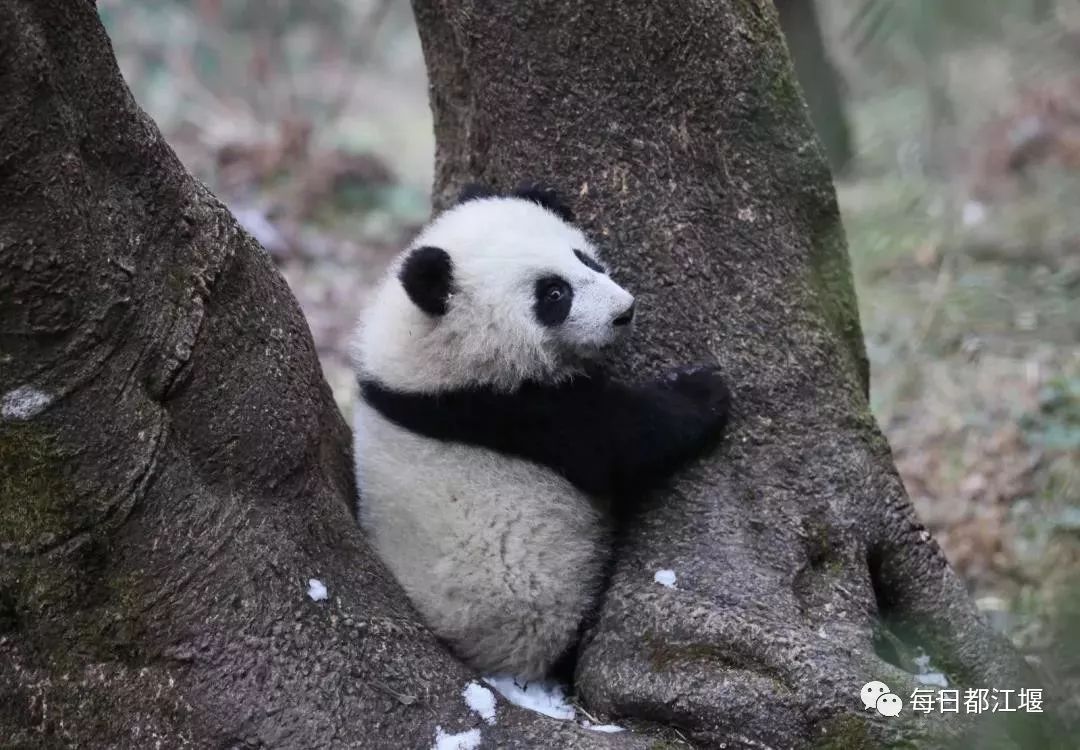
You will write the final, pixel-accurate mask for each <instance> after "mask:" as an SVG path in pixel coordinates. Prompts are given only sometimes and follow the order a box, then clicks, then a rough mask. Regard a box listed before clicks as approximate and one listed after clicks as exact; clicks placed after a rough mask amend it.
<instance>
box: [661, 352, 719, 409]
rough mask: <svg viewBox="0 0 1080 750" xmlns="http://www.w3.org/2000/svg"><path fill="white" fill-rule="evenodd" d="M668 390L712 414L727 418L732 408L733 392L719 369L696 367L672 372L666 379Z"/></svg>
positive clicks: (707, 366) (681, 368)
mask: <svg viewBox="0 0 1080 750" xmlns="http://www.w3.org/2000/svg"><path fill="white" fill-rule="evenodd" d="M663 382H664V385H665V387H667V388H670V389H671V390H673V391H675V392H676V393H680V394H682V395H683V396H686V397H687V398H689V399H691V400H692V401H694V402H695V403H696V404H698V405H700V406H701V407H703V408H704V409H705V410H706V411H708V412H709V413H710V414H713V415H716V416H718V417H726V416H727V413H728V410H729V408H730V406H731V391H730V390H728V387H727V383H725V382H724V379H723V376H722V375H721V374H720V368H719V367H713V366H711V365H694V366H691V367H680V368H678V369H676V370H672V371H671V372H669V373H668V374H667V375H666V376H665V377H664V380H663Z"/></svg>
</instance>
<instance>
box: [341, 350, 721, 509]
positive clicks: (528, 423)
mask: <svg viewBox="0 0 1080 750" xmlns="http://www.w3.org/2000/svg"><path fill="white" fill-rule="evenodd" d="M360 388H361V393H362V395H363V398H364V400H365V401H366V402H367V403H368V404H370V405H371V406H372V407H373V408H375V409H376V410H378V411H379V413H381V414H382V415H383V416H384V417H386V418H387V419H389V420H390V421H392V422H395V423H396V424H398V425H400V426H402V427H404V428H406V429H408V430H411V431H413V432H416V433H419V434H421V435H425V436H427V437H430V438H435V439H438V440H449V441H454V442H460V443H468V444H471V445H478V446H482V447H485V448H489V449H491V450H495V451H499V452H501V453H504V454H507V455H512V456H517V457H520V458H524V459H527V460H530V461H534V462H536V463H538V464H542V465H544V466H547V467H549V468H551V469H554V470H555V471H558V472H559V473H560V474H562V475H563V476H564V477H566V478H567V479H568V480H569V481H570V482H572V483H573V484H574V485H576V486H577V487H578V488H580V489H581V490H582V491H583V492H585V493H587V494H589V495H592V496H594V497H598V498H599V497H603V498H618V499H620V500H621V499H623V498H635V497H640V495H641V494H643V493H644V491H646V490H648V489H651V488H654V487H656V486H657V485H659V484H661V483H663V482H664V481H665V480H667V479H668V478H669V477H670V476H671V474H673V473H674V472H675V471H676V470H677V469H678V468H679V467H680V466H682V465H683V464H684V463H686V462H687V461H689V460H690V459H692V458H694V457H695V456H697V455H698V454H700V453H701V452H702V451H703V450H704V449H705V448H707V447H708V446H709V445H711V444H712V443H713V442H714V441H715V440H717V439H718V438H719V437H720V435H721V434H722V432H723V429H724V426H725V425H726V424H727V420H728V412H729V405H730V395H729V393H728V389H727V386H726V385H725V384H724V382H723V380H722V379H721V377H720V375H719V372H718V371H717V370H716V368H712V367H699V368H688V369H681V370H676V371H674V372H672V373H671V374H670V375H668V376H667V377H666V378H664V379H662V380H660V381H658V382H655V383H649V384H646V385H641V386H630V385H625V384H621V383H618V382H616V381H613V380H609V379H607V378H605V377H603V376H601V375H598V374H593V375H589V376H581V377H578V378H574V379H573V380H571V381H569V382H567V383H566V384H563V385H557V386H554V385H541V384H537V383H526V384H524V385H522V386H521V387H519V388H518V389H517V390H516V391H514V392H511V393H501V392H498V391H495V390H493V389H491V388H470V389H461V390H455V391H449V392H442V393H438V394H417V393H402V392H399V391H394V390H391V389H388V388H386V387H384V386H382V385H380V384H379V383H377V382H374V381H371V380H365V381H362V382H361V383H360ZM618 506H619V504H618V503H616V504H614V506H613V508H612V511H613V513H615V514H616V515H619V510H620V508H619V507H618Z"/></svg>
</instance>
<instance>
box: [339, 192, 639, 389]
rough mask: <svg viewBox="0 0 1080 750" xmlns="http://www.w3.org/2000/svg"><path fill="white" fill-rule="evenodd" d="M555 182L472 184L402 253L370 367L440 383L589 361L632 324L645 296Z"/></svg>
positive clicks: (387, 290) (501, 377)
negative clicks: (581, 222)
mask: <svg viewBox="0 0 1080 750" xmlns="http://www.w3.org/2000/svg"><path fill="white" fill-rule="evenodd" d="M571 221H572V217H571V215H570V212H569V211H568V210H567V209H566V208H565V207H564V206H563V205H562V204H561V203H560V202H559V201H558V199H557V198H556V196H555V195H554V194H553V193H552V192H551V191H548V190H544V189H538V188H529V189H522V190H518V191H517V192H515V193H512V194H509V195H498V194H494V193H492V192H490V191H486V190H478V189H476V188H472V189H467V191H466V192H465V193H463V194H462V198H461V200H460V201H459V202H458V204H457V205H455V206H454V207H453V208H451V209H449V210H447V211H445V212H444V213H442V214H441V215H440V216H438V217H437V218H435V219H434V220H433V221H432V222H431V223H430V224H429V225H428V226H427V227H425V228H424V230H423V231H421V233H420V234H419V236H418V237H417V238H416V240H415V241H414V242H413V243H412V244H411V245H410V246H409V248H408V249H406V250H405V252H403V253H402V254H401V256H400V257H399V258H398V259H397V260H396V262H395V263H394V264H393V266H392V267H391V269H390V273H389V274H388V275H387V276H386V278H385V279H384V280H383V281H382V283H381V284H380V286H379V287H378V288H377V290H376V291H375V294H374V295H373V298H372V300H371V302H370V304H369V305H368V308H367V310H366V312H365V314H364V316H363V317H362V319H361V324H360V328H359V330H358V334H357V338H356V343H355V347H354V356H355V359H356V365H357V368H358V370H359V371H360V374H361V376H362V377H373V378H375V379H377V380H379V381H381V382H383V383H384V384H385V385H387V386H389V387H391V388H397V389H403V390H410V391H425V392H437V391H440V390H446V389H449V388H459V387H467V386H475V385H494V386H496V387H498V388H503V389H510V388H513V387H515V386H517V385H519V384H520V383H521V382H523V381H525V380H533V381H541V382H554V381H558V380H562V379H565V378H566V377H569V376H570V375H573V374H574V373H577V372H579V371H580V370H581V368H582V366H583V365H584V364H586V363H587V362H588V361H590V360H592V359H595V358H597V357H598V356H599V355H600V353H601V352H602V351H603V350H604V348H605V347H607V346H608V345H610V344H613V343H615V342H616V341H618V340H619V339H620V338H621V337H622V336H624V335H625V334H626V333H627V332H628V331H629V329H630V328H631V323H632V321H633V318H634V298H633V296H631V294H630V293H629V292H627V291H626V290H625V289H623V288H622V287H621V286H619V285H618V284H616V283H615V282H614V281H613V280H612V279H611V277H610V276H608V274H607V272H606V270H605V269H604V267H603V265H602V264H601V262H600V260H599V258H598V257H597V252H596V248H595V247H594V246H593V244H592V243H591V242H589V240H588V239H587V238H586V237H585V235H584V234H583V233H582V231H581V230H580V229H578V228H577V227H576V226H574V225H573V224H572V223H571Z"/></svg>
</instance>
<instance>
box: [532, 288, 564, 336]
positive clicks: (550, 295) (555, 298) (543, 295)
mask: <svg viewBox="0 0 1080 750" xmlns="http://www.w3.org/2000/svg"><path fill="white" fill-rule="evenodd" d="M535 295H536V296H535V300H536V301H535V303H534V304H533V310H534V313H535V315H536V319H537V320H538V321H539V322H540V324H541V325H544V326H547V327H552V326H557V325H560V324H562V323H563V322H565V321H566V318H567V316H568V315H569V314H570V307H571V304H572V302H573V297H574V290H573V288H572V287H571V286H570V285H569V284H568V283H567V282H566V279H564V278H562V277H560V276H545V277H543V278H541V279H537V281H536V290H535Z"/></svg>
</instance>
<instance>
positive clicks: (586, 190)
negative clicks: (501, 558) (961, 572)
mask: <svg viewBox="0 0 1080 750" xmlns="http://www.w3.org/2000/svg"><path fill="white" fill-rule="evenodd" d="M413 7H414V10H415V12H416V16H417V18H418V22H419V28H420V37H421V41H422V43H423V47H424V54H425V58H426V62H427V68H428V72H429V77H430V81H431V87H430V92H431V104H432V110H433V112H434V118H435V132H436V140H437V151H436V183H435V195H436V198H437V202H438V203H441V204H445V203H446V202H447V201H448V200H449V199H450V197H451V196H452V195H454V194H455V193H456V192H457V190H458V189H459V188H460V187H461V186H462V185H463V184H464V183H466V182H468V181H474V180H478V181H482V182H487V183H489V184H491V185H493V186H495V187H499V188H508V187H511V186H513V185H514V184H515V183H517V182H518V181H519V180H523V179H529V180H544V181H548V182H550V183H553V184H554V186H555V187H557V188H558V189H560V191H561V192H562V193H564V194H566V195H569V196H571V197H573V198H574V199H575V200H574V202H575V204H576V205H575V208H576V212H577V215H578V216H579V218H580V220H581V221H582V223H583V224H584V226H585V227H586V229H587V230H589V231H590V232H591V233H592V235H593V236H594V237H595V238H596V239H597V240H598V241H599V244H600V245H601V247H602V249H603V250H604V251H605V254H606V258H607V260H608V261H609V265H610V266H611V267H612V273H613V275H614V277H615V278H616V279H617V280H619V281H620V282H622V283H624V284H625V285H626V286H628V287H629V288H630V289H631V290H633V291H634V292H635V294H636V295H637V299H638V303H639V304H638V307H639V310H640V312H641V314H640V323H639V325H638V330H637V335H636V343H635V344H633V345H632V346H631V347H630V348H629V349H628V350H627V351H626V352H625V354H624V356H623V357H621V358H620V361H619V362H618V365H617V366H618V369H619V370H621V373H622V374H623V375H625V376H627V377H636V378H643V377H647V376H649V375H650V374H654V373H658V372H660V371H661V370H663V369H664V368H666V367H669V366H671V365H676V364H683V363H692V362H718V363H719V364H720V365H721V366H722V367H723V369H724V370H725V372H726V373H727V375H728V377H729V379H730V382H731V385H732V389H733V392H734V403H735V419H734V423H733V425H732V429H731V430H730V433H729V435H728V437H727V439H726V441H725V443H724V444H723V445H722V447H721V448H720V449H719V450H717V451H716V453H715V454H714V455H713V456H712V457H711V458H709V459H708V460H706V461H703V462H702V463H700V464H699V465H697V466H695V467H693V468H692V469H690V470H688V471H686V472H685V473H684V474H683V475H682V476H680V478H679V479H678V481H677V482H675V483H674V486H673V487H671V488H670V490H668V491H667V492H664V493H661V496H659V497H658V498H657V502H656V503H655V505H654V506H653V507H652V508H650V509H649V511H648V512H647V513H646V515H645V516H644V517H643V518H642V519H641V521H640V523H639V524H637V525H636V526H635V527H634V528H633V529H631V530H630V533H629V537H628V539H627V540H626V544H625V547H624V548H623V549H622V550H621V552H620V557H619V560H618V564H617V569H616V571H615V574H614V578H613V581H612V584H611V587H610V590H609V591H608V594H607V597H606V601H605V603H604V605H603V607H602V611H601V613H600V618H599V622H598V623H597V624H596V626H595V627H593V628H592V630H591V631H590V633H589V634H588V635H587V637H586V639H585V643H584V645H583V649H582V654H581V660H580V662H579V665H578V673H577V685H578V687H579V689H580V691H581V695H582V697H583V699H584V700H585V701H586V702H587V703H588V704H589V705H591V706H592V707H594V708H596V709H599V710H602V711H607V712H611V713H613V714H615V715H623V716H632V717H638V718H644V719H649V720H652V721H655V722H658V723H663V724H671V725H676V726H678V727H679V728H680V730H681V731H682V732H684V733H685V734H686V735H687V736H689V737H690V738H691V740H692V741H693V742H694V743H695V746H702V747H725V746H726V747H729V748H730V747H754V748H762V747H785V748H788V747H807V746H810V745H812V744H815V743H818V742H824V743H825V744H829V743H832V745H833V746H841V745H843V743H844V742H846V741H847V739H848V738H850V737H851V736H853V735H858V736H859V737H860V738H861V739H860V740H859V742H860V743H861V746H880V745H889V744H893V743H905V742H913V741H917V742H919V743H920V745H919V746H920V747H923V746H929V745H930V744H931V743H932V741H933V738H935V737H936V738H938V739H940V740H942V741H947V740H948V739H949V738H954V737H956V736H959V735H961V734H963V733H964V732H966V731H968V729H970V726H969V725H968V724H967V723H966V722H965V720H964V717H962V716H961V717H953V716H948V717H945V718H944V719H943V720H942V717H941V716H940V715H938V716H936V717H935V716H933V715H931V716H929V717H923V716H912V715H911V713H910V712H905V713H904V714H902V715H901V716H900V717H897V718H894V719H888V718H884V717H881V716H877V715H876V714H868V713H866V712H865V711H864V710H863V708H862V704H861V702H860V700H859V698H858V693H859V689H860V687H861V686H862V685H863V684H864V683H865V682H868V681H870V680H883V681H885V682H886V683H888V684H889V685H890V686H891V687H892V688H893V690H894V691H896V692H898V693H900V694H901V695H902V696H903V697H904V699H905V700H907V697H908V696H909V695H910V693H911V692H912V690H913V689H914V688H915V687H916V685H917V683H916V680H915V676H914V674H913V672H914V667H913V665H912V663H911V661H910V658H906V657H905V653H907V654H908V656H910V653H911V651H912V650H913V649H915V648H920V647H921V648H925V649H926V650H927V651H928V652H929V653H930V655H931V657H932V659H933V662H934V663H935V664H936V665H939V666H940V667H942V668H944V669H945V670H946V671H947V672H948V674H949V676H950V677H951V678H952V679H953V680H954V684H956V685H958V686H961V687H963V686H969V685H970V686H985V687H1002V688H1005V687H1008V688H1019V687H1024V686H1028V687H1039V684H1038V681H1037V679H1036V678H1035V677H1034V676H1032V675H1031V674H1030V673H1029V672H1028V670H1027V668H1026V666H1025V664H1024V662H1023V660H1022V659H1021V658H1020V657H1019V656H1018V655H1017V654H1016V653H1015V652H1014V651H1013V650H1012V649H1011V648H1010V646H1009V644H1007V643H1006V642H1005V641H1004V640H1003V639H1002V638H1000V637H998V636H997V635H995V634H994V633H993V632H992V631H991V630H990V629H989V628H988V626H987V625H986V624H985V622H984V621H983V620H982V619H981V618H980V617H979V615H978V613H977V612H976V610H975V608H974V606H973V604H972V602H971V601H970V600H969V598H968V595H967V593H966V591H965V590H964V587H963V584H962V583H961V581H960V580H958V578H957V576H956V575H955V574H954V572H953V571H952V570H951V568H950V567H949V565H948V564H947V562H946V560H945V559H944V557H943V555H942V553H941V550H940V548H939V547H938V546H937V544H935V542H934V541H933V539H931V537H930V534H929V533H928V532H927V531H926V529H925V528H924V527H923V525H922V524H921V523H920V522H919V521H918V519H917V518H916V517H915V514H914V511H913V509H912V506H911V503H910V502H909V500H908V498H907V497H906V495H905V492H904V488H903V485H902V484H901V481H900V479H899V477H898V475H897V473H896V470H895V468H894V466H893V462H892V457H891V454H890V451H889V447H888V444H887V443H886V441H885V439H884V437H883V436H882V434H881V432H880V430H879V429H878V427H877V425H876V424H875V422H874V420H873V418H872V416H871V414H870V411H869V408H868V402H867V392H868V379H869V373H868V368H867V361H866V355H865V352H864V349H863V343H862V334H861V332H860V329H859V323H858V317H857V311H856V305H855V294H854V289H853V286H852V279H851V273H850V269H849V264H848V259H847V254H846V247H845V240H844V234H843V229H842V226H841V223H840V217H839V213H838V210H837V205H836V200H835V195H834V190H833V187H832V183H831V178H830V174H829V169H828V166H827V162H826V158H825V155H824V154H823V152H822V149H821V146H820V144H819V142H818V140H817V139H816V138H815V137H814V133H813V130H812V128H811V125H810V123H809V121H808V118H807V110H806V107H805V105H804V104H803V101H802V99H801V97H800V95H799V92H798V88H797V87H796V85H795V83H794V77H793V73H792V70H791V64H790V60H789V57H788V53H787V50H786V48H785V45H784V42H783V39H782V37H781V35H780V32H779V27H778V21H777V17H776V11H775V8H774V7H773V4H772V2H769V1H768V0H718V1H717V2H677V3H653V2H648V1H647V0H624V1H622V2H618V3H615V2H592V1H591V0H561V1H559V2H556V1H554V0H524V1H523V2H514V3H496V2H481V1H480V0H461V1H458V2H455V1H453V0H413ZM660 569H673V570H675V571H676V574H677V577H678V580H677V587H676V588H675V589H674V590H671V589H668V588H664V587H661V586H658V585H657V584H656V583H654V581H653V575H654V572H655V571H657V570H660ZM883 633H885V634H887V637H886V636H883ZM885 643H888V644H890V646H889V647H888V648H886V647H885V646H884V645H883V644H885ZM879 651H880V652H881V653H879ZM1039 722H1041V723H1042V724H1041V725H1042V726H1045V727H1049V726H1050V722H1048V721H1045V717H1037V718H1036V723H1039ZM999 741H1000V742H1007V740H1005V739H999ZM1047 741H1049V740H1047Z"/></svg>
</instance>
